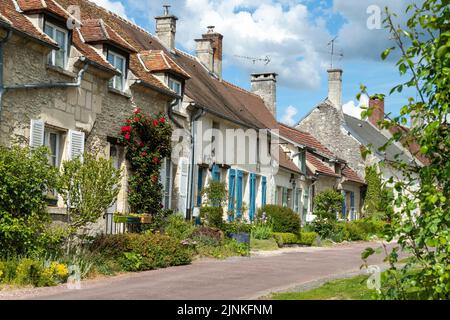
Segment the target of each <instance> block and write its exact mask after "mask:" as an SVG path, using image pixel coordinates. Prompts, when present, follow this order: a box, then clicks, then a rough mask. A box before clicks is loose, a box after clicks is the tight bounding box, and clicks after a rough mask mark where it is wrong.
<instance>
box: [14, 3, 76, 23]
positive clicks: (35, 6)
mask: <svg viewBox="0 0 450 320" xmlns="http://www.w3.org/2000/svg"><path fill="white" fill-rule="evenodd" d="M16 1H17V4H18V5H19V7H20V9H21V10H22V11H23V12H40V11H48V12H50V13H53V14H55V15H57V16H59V17H61V18H64V19H67V18H69V17H70V14H69V12H67V11H66V10H65V9H64V8H63V7H61V6H60V5H59V4H58V3H57V2H55V1H54V0H16Z"/></svg>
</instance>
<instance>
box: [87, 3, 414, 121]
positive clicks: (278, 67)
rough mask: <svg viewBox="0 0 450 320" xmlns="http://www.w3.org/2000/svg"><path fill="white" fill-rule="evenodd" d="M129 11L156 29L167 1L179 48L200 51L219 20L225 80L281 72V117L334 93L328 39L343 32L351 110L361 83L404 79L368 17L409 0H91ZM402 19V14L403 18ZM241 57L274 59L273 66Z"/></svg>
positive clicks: (376, 87)
mask: <svg viewBox="0 0 450 320" xmlns="http://www.w3.org/2000/svg"><path fill="white" fill-rule="evenodd" d="M92 1H94V2H97V3H98V4H99V5H102V6H104V7H107V8H108V9H110V10H112V11H115V12H116V13H118V14H120V15H123V16H126V18H128V19H130V20H132V21H134V22H135V23H137V24H138V25H140V26H142V27H143V28H145V29H147V30H148V31H150V32H151V33H154V19H153V17H154V16H156V15H160V14H161V13H162V4H163V3H168V4H171V5H172V8H171V11H172V12H173V13H174V14H175V15H177V16H178V18H179V21H178V29H177V35H176V40H177V47H178V48H181V49H183V50H185V51H188V52H190V53H194V50H195V43H194V41H193V40H194V39H195V38H198V37H199V36H200V35H201V34H202V33H204V32H205V31H206V26H208V25H215V26H216V31H218V32H220V33H222V34H223V35H224V65H223V68H224V69H223V76H224V79H226V80H228V81H230V82H233V83H235V84H237V85H239V86H241V87H244V88H247V89H248V88H249V87H250V79H249V74H250V73H252V72H260V71H264V72H276V73H278V74H279V82H278V95H277V107H278V108H277V114H278V115H277V116H278V119H279V120H281V121H284V122H286V123H288V124H294V123H295V122H297V121H298V120H300V119H301V117H302V116H304V115H305V114H306V113H307V112H308V111H309V110H310V109H311V108H312V107H314V106H315V105H316V104H317V103H319V102H320V101H322V100H324V99H325V98H326V97H327V72H326V70H327V68H328V67H329V65H330V55H329V54H328V53H327V52H329V50H330V48H329V47H328V46H327V43H328V42H329V41H330V40H331V39H332V38H334V37H335V36H338V38H337V41H336V48H337V49H336V50H337V51H338V52H342V53H343V54H344V57H343V58H342V59H338V61H336V62H335V66H338V67H340V68H342V69H343V70H344V76H343V100H342V101H343V103H344V104H345V108H344V110H346V112H348V113H351V114H353V115H358V114H359V113H360V110H359V109H358V108H357V107H355V106H357V105H358V104H359V102H358V101H356V98H355V95H356V94H357V92H358V91H359V87H360V84H362V83H363V84H365V85H366V86H367V87H368V89H369V92H370V93H385V94H387V93H388V92H389V90H390V88H391V87H392V86H393V85H394V84H396V83H399V81H402V80H403V81H404V80H406V79H402V78H400V77H399V73H398V71H397V69H396V67H395V63H394V60H390V61H384V62H383V61H381V60H380V54H381V52H382V51H383V50H384V49H385V48H387V47H390V46H392V43H391V42H390V40H389V35H388V34H387V32H386V31H385V30H384V29H382V28H381V29H379V28H375V29H372V30H370V29H369V28H368V27H367V21H368V20H369V21H370V22H376V17H375V20H371V19H372V18H373V17H374V16H373V14H374V13H376V11H373V10H374V9H373V7H370V6H373V5H375V6H377V7H375V9H376V8H380V9H381V8H384V6H386V5H389V7H390V8H392V10H394V11H397V12H399V11H401V10H402V9H403V8H405V5H406V3H407V0H396V1H388V0H297V1H296V0H262V1H254V0H165V1H163V0H92ZM401 17H402V16H401ZM237 56H249V57H258V58H264V57H266V56H270V57H271V62H270V63H269V64H268V65H264V63H259V62H257V63H255V64H253V62H252V61H249V60H246V59H242V58H239V57H237ZM411 94H412V95H413V94H414V93H413V92H408V91H406V92H403V93H402V94H401V95H394V96H390V97H387V98H386V102H385V105H386V106H385V108H386V112H392V113H393V114H398V112H399V110H400V108H401V107H402V106H403V104H405V103H406V102H407V99H408V97H409V95H411Z"/></svg>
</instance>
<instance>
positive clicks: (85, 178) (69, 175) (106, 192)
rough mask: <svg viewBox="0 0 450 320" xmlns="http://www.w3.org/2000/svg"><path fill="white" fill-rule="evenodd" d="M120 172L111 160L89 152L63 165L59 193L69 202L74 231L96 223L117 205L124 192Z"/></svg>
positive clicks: (69, 214) (69, 212)
mask: <svg viewBox="0 0 450 320" xmlns="http://www.w3.org/2000/svg"><path fill="white" fill-rule="evenodd" d="M119 181H120V170H117V169H115V168H114V166H113V164H112V162H111V160H106V159H104V158H98V159H97V157H96V156H95V155H92V154H88V153H86V154H85V155H84V157H83V159H80V158H77V159H74V160H70V161H65V162H64V163H63V168H62V173H61V178H60V187H59V192H60V194H61V196H62V197H63V198H64V201H65V202H66V203H68V204H69V205H68V207H67V212H68V218H69V225H70V226H71V227H72V228H73V229H74V230H76V229H78V228H80V227H83V226H85V225H86V224H87V223H94V222H97V220H98V219H99V218H100V217H101V216H102V215H103V214H104V213H105V211H106V209H107V208H108V207H109V206H111V204H112V203H114V201H115V199H116V197H117V194H118V192H119V189H120V185H119Z"/></svg>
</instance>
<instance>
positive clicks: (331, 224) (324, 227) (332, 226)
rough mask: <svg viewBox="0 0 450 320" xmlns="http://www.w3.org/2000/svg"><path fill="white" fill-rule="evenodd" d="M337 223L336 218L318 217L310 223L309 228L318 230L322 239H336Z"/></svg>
mask: <svg viewBox="0 0 450 320" xmlns="http://www.w3.org/2000/svg"><path fill="white" fill-rule="evenodd" d="M336 225H337V221H336V218H321V217H316V218H315V219H314V221H312V222H311V223H310V224H309V225H308V229H309V230H312V231H313V232H316V233H317V234H318V235H319V236H320V237H321V238H322V239H332V238H333V239H334V238H335V235H336V233H337V232H336ZM341 241H342V240H341Z"/></svg>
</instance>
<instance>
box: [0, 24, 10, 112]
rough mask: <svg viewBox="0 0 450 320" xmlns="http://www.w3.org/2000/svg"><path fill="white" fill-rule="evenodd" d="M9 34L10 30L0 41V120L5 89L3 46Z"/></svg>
mask: <svg viewBox="0 0 450 320" xmlns="http://www.w3.org/2000/svg"><path fill="white" fill-rule="evenodd" d="M11 34H12V32H11V30H8V31H7V33H6V36H5V37H4V38H3V39H1V40H0V120H1V115H2V107H3V93H4V92H5V87H4V83H3V59H4V45H5V43H6V42H7V41H8V40H9V39H10V38H11Z"/></svg>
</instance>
